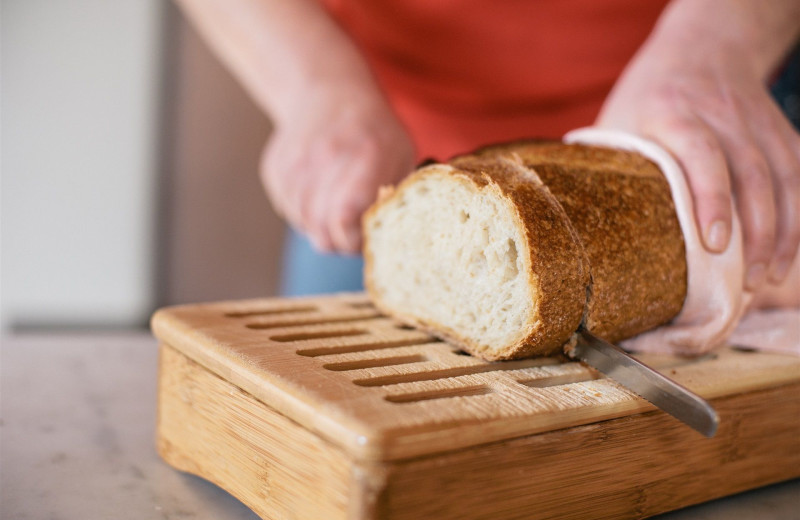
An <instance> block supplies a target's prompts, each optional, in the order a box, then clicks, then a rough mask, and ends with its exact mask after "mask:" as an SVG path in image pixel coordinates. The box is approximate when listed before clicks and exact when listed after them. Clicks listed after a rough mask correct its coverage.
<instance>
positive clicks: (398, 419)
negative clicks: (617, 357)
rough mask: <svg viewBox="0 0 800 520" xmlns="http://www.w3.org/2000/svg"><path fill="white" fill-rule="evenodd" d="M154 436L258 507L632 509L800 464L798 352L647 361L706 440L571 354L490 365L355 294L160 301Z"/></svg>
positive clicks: (491, 511) (595, 513)
mask: <svg viewBox="0 0 800 520" xmlns="http://www.w3.org/2000/svg"><path fill="white" fill-rule="evenodd" d="M153 330H154V332H155V334H156V336H157V337H158V338H159V339H160V341H161V344H162V355H161V369H160V370H161V372H160V379H159V380H160V388H159V422H158V447H159V452H160V453H161V455H162V457H163V458H164V459H165V460H166V461H167V462H169V463H170V464H172V465H173V466H175V467H177V468H178V469H181V470H184V471H188V472H191V473H194V474H197V475H199V476H201V477H204V478H206V479H208V480H211V481H212V482H215V483H217V484H218V485H220V486H221V487H223V488H225V489H227V490H228V491H229V492H231V493H232V494H233V495H235V496H237V497H238V498H240V499H241V500H242V501H243V502H244V503H246V504H247V505H248V506H249V507H251V508H252V509H253V510H254V511H255V512H256V513H257V514H259V515H261V516H262V517H263V518H326V519H327V518H484V517H491V518H641V517H645V516H650V515H653V514H656V513H660V512H663V511H668V510H671V509H676V508H679V507H683V506H686V505H690V504H693V503H697V502H701V501H705V500H709V499H712V498H716V497H719V496H724V495H727V494H731V493H735V492H739V491H742V490H745V489H750V488H753V487H757V486H761V485H765V484H768V483H771V482H777V481H780V480H784V479H788V478H792V477H796V476H800V358H796V357H790V356H781V355H775V354H765V353H753V352H750V351H747V350H746V349H737V348H727V349H723V350H721V351H718V352H716V353H714V354H712V355H708V356H704V357H702V358H699V359H694V360H686V359H679V358H671V357H664V356H661V357H656V356H649V357H646V358H643V359H644V360H645V362H647V363H649V364H651V365H652V366H655V367H656V368H659V369H660V370H662V372H664V373H665V374H667V375H668V376H669V377H671V378H673V379H675V380H677V381H678V382H680V383H682V384H684V385H685V386H687V387H689V388H690V389H692V390H694V391H695V392H697V393H699V394H700V395H702V396H703V397H705V398H707V399H710V400H712V403H713V404H714V406H715V407H716V408H717V411H718V412H719V413H720V417H721V425H720V429H719V432H718V434H717V436H716V437H715V438H713V439H705V438H704V437H702V436H701V435H699V434H697V433H696V432H694V431H693V430H690V429H689V428H688V427H686V426H684V425H682V424H680V423H678V422H677V421H675V420H674V419H672V418H671V417H669V416H667V415H665V414H664V413H662V412H660V411H657V410H655V409H654V408H653V407H652V405H650V404H649V403H647V402H646V401H644V400H642V399H640V398H639V397H637V396H636V395H635V394H633V393H631V392H629V391H627V390H626V389H624V388H623V387H621V386H619V385H618V384H616V383H615V382H614V381H612V380H609V379H606V378H604V377H602V375H601V374H599V373H597V372H595V371H594V370H591V369H589V368H587V367H585V366H583V365H581V364H579V363H576V362H572V361H569V360H566V359H565V358H559V357H554V358H539V359H527V360H521V361H511V362H497V363H489V362H486V361H482V360H479V359H476V358H473V357H470V356H466V355H463V353H461V352H460V351H458V350H457V349H455V348H454V347H453V346H451V345H449V344H447V343H443V342H440V341H438V340H435V339H434V338H432V337H430V336H428V335H427V334H425V333H423V332H420V331H417V330H414V329H411V328H409V327H406V326H403V325H398V324H397V323H395V322H393V321H392V320H391V319H389V318H386V317H384V316H381V315H380V314H379V313H378V312H377V311H376V310H375V309H374V307H372V305H371V304H370V303H369V301H368V300H367V299H366V297H365V296H364V295H361V294H347V295H338V296H330V297H317V298H308V299H292V300H287V299H270V300H250V301H241V302H222V303H215V304H205V305H193V306H183V307H173V308H169V309H164V310H161V311H159V312H158V313H157V314H156V315H155V316H154V318H153Z"/></svg>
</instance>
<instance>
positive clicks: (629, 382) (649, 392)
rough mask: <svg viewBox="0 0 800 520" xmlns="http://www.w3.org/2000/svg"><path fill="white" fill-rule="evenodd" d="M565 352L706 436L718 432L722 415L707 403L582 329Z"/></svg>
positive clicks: (614, 346) (619, 349)
mask: <svg viewBox="0 0 800 520" xmlns="http://www.w3.org/2000/svg"><path fill="white" fill-rule="evenodd" d="M564 353H565V354H566V355H567V356H568V357H570V358H572V359H576V360H579V361H583V362H584V363H586V364H587V365H589V366H591V367H593V368H596V369H597V370H599V371H600V372H602V373H603V374H605V375H607V376H608V377H610V378H611V379H613V380H614V381H616V382H618V383H619V384H621V385H622V386H624V387H625V388H627V389H628V390H631V391H633V392H635V393H637V394H638V395H640V396H641V397H643V398H644V399H647V400H648V401H650V402H651V403H652V404H654V405H655V406H657V407H658V408H660V409H661V410H663V411H665V412H666V413H668V414H670V415H671V416H673V417H675V418H676V419H678V420H679V421H682V422H683V423H685V424H687V425H689V426H691V427H692V428H694V429H695V430H697V431H698V432H700V433H702V434H703V435H705V436H706V437H713V436H714V434H715V433H716V432H717V426H718V425H719V416H718V415H717V412H716V411H715V410H714V408H713V407H712V406H711V405H710V404H709V403H708V401H706V400H705V399H703V398H702V397H700V396H698V395H697V394H694V393H693V392H691V391H689V390H688V389H686V388H685V387H683V386H681V385H679V384H678V383H676V382H675V381H673V380H672V379H669V378H668V377H665V376H664V375H662V374H660V373H659V372H656V371H655V370H653V369H652V368H650V367H649V366H647V365H645V364H644V363H642V362H641V361H639V360H637V359H634V358H633V357H631V356H630V355H628V353H627V352H625V351H624V350H622V349H621V348H619V347H617V346H616V345H613V344H611V343H609V342H607V341H605V340H603V339H601V338H598V337H597V336H595V335H594V334H592V333H590V332H589V331H587V330H586V329H584V328H583V327H581V328H580V329H579V330H578V332H577V334H576V340H575V341H571V342H570V343H569V344H568V345H567V346H566V347H564Z"/></svg>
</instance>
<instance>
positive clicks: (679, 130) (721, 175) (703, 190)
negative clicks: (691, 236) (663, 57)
mask: <svg viewBox="0 0 800 520" xmlns="http://www.w3.org/2000/svg"><path fill="white" fill-rule="evenodd" d="M643 133H644V134H645V135H646V136H647V137H650V138H651V139H654V140H656V141H658V142H659V143H660V144H661V145H663V146H664V147H665V148H666V149H668V150H669V151H670V152H671V153H672V155H673V156H674V157H676V158H677V159H678V161H679V162H680V163H681V166H682V168H683V170H684V172H685V174H686V180H687V182H688V184H689V189H690V191H691V192H692V198H693V200H694V208H695V218H696V219H697V227H698V230H699V231H700V236H701V237H702V240H703V243H704V244H705V247H706V249H708V250H709V251H710V252H713V253H721V252H722V251H724V250H725V249H726V248H727V247H728V243H729V241H730V236H731V212H732V200H731V184H730V176H729V172H728V166H727V162H726V160H725V154H724V152H723V150H722V147H721V145H720V142H719V140H718V139H717V138H716V136H715V135H714V133H713V132H712V131H711V129H709V128H708V126H707V125H706V124H705V123H704V122H703V121H701V120H700V119H698V118H696V117H693V116H691V115H688V114H687V115H682V116H679V115H675V114H673V115H670V116H668V117H663V118H653V119H651V120H650V122H649V123H648V125H647V126H646V127H645V128H644V129H643Z"/></svg>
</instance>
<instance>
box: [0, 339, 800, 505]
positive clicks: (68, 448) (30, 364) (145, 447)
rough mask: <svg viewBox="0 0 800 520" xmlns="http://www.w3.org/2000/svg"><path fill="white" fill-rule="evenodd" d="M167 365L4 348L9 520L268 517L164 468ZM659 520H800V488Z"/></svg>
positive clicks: (140, 343)
mask: <svg viewBox="0 0 800 520" xmlns="http://www.w3.org/2000/svg"><path fill="white" fill-rule="evenodd" d="M157 357H158V350H157V345H156V342H155V340H154V339H152V337H151V336H150V335H149V334H147V333H144V332H137V333H118V334H107V333H106V334H86V333H82V334H77V333H73V334H57V335H56V334H50V335H21V336H12V337H6V338H3V339H2V350H0V518H3V519H8V520H33V519H48V520H69V519H86V520H91V519H116V520H127V519H131V520H133V519H136V520H148V519H181V520H188V519H234V520H235V519H249V520H255V519H257V518H258V517H257V516H256V515H255V514H253V513H252V512H251V511H250V510H249V509H247V508H246V507H245V506H243V505H242V504H241V503H240V502H239V501H237V500H236V499H234V498H233V497H231V496H230V495H228V494H227V493H226V492H225V491H223V490H221V489H220V488H218V487H216V486H214V485H212V484H209V483H208V482H205V481H204V480H201V479H199V478H196V477H193V476H190V475H186V474H183V473H180V472H178V471H175V470H174V469H172V468H171V467H169V466H168V465H167V464H165V463H164V462H162V461H161V459H159V457H158V455H157V453H156V451H155V442H154V437H155V434H154V432H155V402H156V364H157ZM657 518H659V519H661V520H722V519H726V520H727V519H730V518H744V519H749V518H753V519H756V518H757V519H770V520H797V519H798V518H800V480H794V481H790V482H785V483H782V484H777V485H773V486H769V487H766V488H762V489H759V490H755V491H751V492H748V493H743V494H740V495H736V496H733V497H728V498H725V499H721V500H716V501H713V502H709V503H706V504H702V505H699V506H695V507H691V508H687V509H683V510H680V511H675V512H672V513H669V514H666V515H662V516H659V517H657Z"/></svg>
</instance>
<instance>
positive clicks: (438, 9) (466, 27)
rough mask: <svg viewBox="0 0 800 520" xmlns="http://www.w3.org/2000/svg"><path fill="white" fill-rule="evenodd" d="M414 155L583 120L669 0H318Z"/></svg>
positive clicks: (541, 133)
mask: <svg viewBox="0 0 800 520" xmlns="http://www.w3.org/2000/svg"><path fill="white" fill-rule="evenodd" d="M324 3H325V4H326V6H327V7H328V9H329V11H330V12H331V14H332V15H333V16H334V18H335V19H336V20H338V21H339V23H340V24H341V25H342V26H343V27H344V29H345V30H346V31H347V32H348V33H349V34H350V35H351V37H352V38H353V39H354V41H355V42H356V44H357V45H358V46H359V47H360V48H361V49H362V51H363V52H364V55H365V56H366V59H367V60H368V62H369V63H370V65H371V67H372V69H373V71H374V72H375V75H376V76H377V79H378V82H379V83H380V85H381V86H382V88H383V89H384V91H385V93H386V95H387V96H388V98H389V100H390V102H391V104H392V106H393V107H394V109H395V111H396V112H397V114H398V116H399V117H400V119H401V120H402V121H403V123H404V124H405V125H406V127H407V128H408V130H409V132H410V133H411V136H412V138H413V140H414V142H415V144H416V146H417V150H418V156H419V157H420V158H437V159H440V160H441V159H446V158H448V157H450V156H452V155H455V154H457V153H462V152H466V151H469V150H472V149H475V148H477V147H479V146H482V145H486V144H489V143H493V142H498V141H507V140H511V139H519V138H524V137H560V136H561V135H563V134H564V133H565V132H567V131H568V130H572V129H574V128H577V127H580V126H585V125H589V124H591V123H592V122H593V121H594V119H595V117H596V116H597V114H598V112H599V110H600V107H601V105H602V102H603V100H604V99H605V97H606V95H607V94H608V92H609V91H610V90H611V87H612V86H613V84H614V82H615V80H616V78H617V77H618V76H619V74H620V73H621V72H622V70H623V68H624V67H625V65H626V63H627V62H628V61H629V60H630V59H631V57H632V56H633V55H634V53H635V52H636V50H637V49H638V48H639V46H640V45H641V44H642V43H643V42H644V41H645V39H646V38H647V35H648V34H649V33H650V31H651V29H652V27H653V25H654V24H655V21H656V19H657V18H658V15H659V14H660V12H661V10H662V9H663V7H664V5H665V4H666V3H667V0H494V1H492V0H324Z"/></svg>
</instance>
